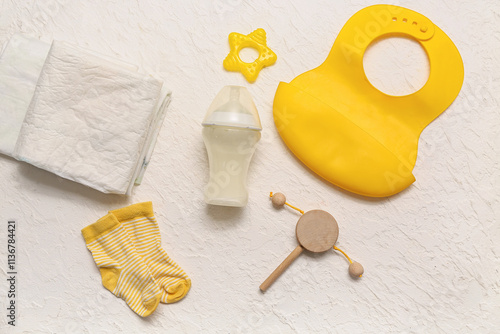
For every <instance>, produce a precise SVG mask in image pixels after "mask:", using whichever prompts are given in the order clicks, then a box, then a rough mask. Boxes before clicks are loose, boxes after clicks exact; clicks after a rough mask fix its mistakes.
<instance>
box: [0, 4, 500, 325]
mask: <svg viewBox="0 0 500 334" xmlns="http://www.w3.org/2000/svg"><path fill="white" fill-rule="evenodd" d="M375 3H376V2H374V1H357V0H352V1H331V0H322V1H315V2H309V1H307V2H306V1H286V2H285V1H282V2H278V1H264V0H261V1H252V2H250V1H248V2H246V1H240V0H215V1H196V2H195V1H181V0H178V1H153V0H146V1H124V2H122V1H98V0H91V1H70V0H46V1H34V0H29V1H14V0H0V43H1V44H3V43H5V42H6V41H7V40H8V38H9V37H10V36H11V35H12V34H13V33H15V32H22V33H27V34H31V35H32V36H35V37H42V38H44V39H50V38H54V39H58V40H64V41H67V42H70V43H73V44H77V45H79V46H81V47H86V48H88V49H91V50H95V51H98V52H100V53H102V54H106V55H109V56H113V57H117V58H120V59H122V60H125V61H128V62H130V63H134V64H138V65H140V66H141V67H142V68H143V70H144V71H147V72H150V73H152V74H154V75H156V76H158V77H160V78H162V79H164V80H165V81H166V82H167V84H168V85H169V86H170V88H171V89H172V91H173V101H172V103H171V105H170V107H169V112H168V115H167V118H166V121H165V124H164V126H163V128H162V130H161V132H160V136H159V140H158V143H157V146H156V150H155V154H154V156H153V159H152V162H151V164H150V167H149V169H148V171H147V173H146V175H145V178H144V181H143V184H142V185H141V186H140V187H138V188H136V189H135V192H134V194H133V195H132V196H130V197H122V196H115V195H106V194H102V193H100V192H98V191H95V190H92V189H90V188H87V187H85V186H82V185H79V184H76V183H73V182H71V181H67V180H64V179H62V178H59V177H57V176H55V175H52V174H49V173H48V172H45V171H42V170H39V169H37V168H35V167H33V166H30V165H27V164H23V163H20V162H18V161H15V160H13V159H10V158H7V157H4V156H1V157H0V184H1V185H2V186H1V191H0V333H499V332H500V272H499V271H500V260H499V259H500V249H499V246H498V242H499V239H500V227H499V219H498V218H499V214H500V210H499V197H500V194H499V181H500V173H499V157H500V138H499V127H500V121H499V111H498V110H499V109H498V107H499V105H498V94H499V93H500V81H499V73H500V66H499V63H500V55H499V53H500V42H499V40H500V31H499V28H498V26H499V23H500V22H499V21H500V20H499V15H500V6H499V3H498V1H496V0H489V1H481V2H478V1H472V0H467V1H451V0H446V1H418V2H416V1H415V2H410V1H401V2H398V4H400V5H402V6H404V7H409V8H411V9H414V10H416V11H418V12H420V13H422V14H424V15H425V16H427V17H428V18H430V19H431V20H432V21H433V22H434V23H436V24H437V25H438V26H439V27H440V28H442V29H443V30H444V31H445V32H446V33H447V34H448V35H449V36H450V38H451V39H452V40H453V41H454V42H455V44H456V45H457V47H458V49H459V50H460V52H461V55H462V57H463V60H464V64H465V82H464V85H463V88H462V91H461V92H460V95H459V96H458V98H457V99H456V100H455V102H454V103H453V104H452V106H451V107H450V108H449V109H448V110H446V111H445V112H444V113H443V114H442V115H441V116H440V117H438V119H436V120H435V121H434V122H433V123H431V124H430V126H429V127H428V128H426V129H425V130H424V132H423V134H422V137H421V139H420V146H419V155H418V159H417V164H416V167H415V169H414V175H415V176H416V179H417V181H416V182H415V183H414V185H412V186H411V187H410V188H409V189H407V190H405V191H403V192H402V193H400V194H398V195H396V196H393V197H391V198H388V199H379V200H374V199H366V198H361V197H358V196H355V195H351V194H349V193H347V192H345V191H342V190H340V189H338V188H336V187H334V186H332V185H330V184H328V183H327V182H324V181H322V180H321V179H320V178H318V177H316V176H315V175H314V174H312V173H311V172H310V171H309V170H307V169H306V168H305V167H304V166H303V165H302V164H301V163H300V162H299V161H298V160H297V159H295V158H294V157H293V156H292V154H291V153H290V152H289V151H288V150H287V148H286V146H285V145H284V144H283V142H282V141H281V139H280V138H279V135H278V133H277V131H276V128H275V127H274V123H273V119H272V101H273V97H274V92H275V90H276V87H277V85H278V83H279V81H286V82H289V81H290V80H291V79H293V78H294V77H295V76H297V75H298V74H300V73H303V72H304V71H306V70H309V69H312V68H314V67H316V66H318V65H319V64H320V63H321V62H322V61H323V60H324V59H325V58H326V56H327V54H328V52H329V50H330V48H331V46H332V44H333V41H334V40H335V37H336V35H337V34H338V32H339V30H340V29H341V27H342V26H343V24H344V23H345V22H346V21H347V19H348V18H349V17H350V16H351V15H352V14H354V13H355V12H356V11H358V10H359V9H361V8H363V7H365V6H367V5H369V4H375ZM259 27H261V28H264V29H265V30H266V31H267V38H268V44H269V46H270V47H271V48H272V49H273V50H274V51H275V52H276V54H277V55H278V61H277V63H276V64H275V65H274V66H272V67H268V68H265V69H264V70H263V71H262V72H261V74H260V77H259V78H258V79H257V81H256V82H255V83H254V84H248V83H247V82H246V81H245V80H244V78H243V77H242V75H240V74H238V73H230V72H226V71H225V70H223V68H222V60H223V59H224V57H225V56H226V55H227V53H228V50H229V47H228V43H227V36H228V34H229V33H230V32H232V31H236V32H240V33H244V34H247V33H250V32H251V31H253V30H255V29H257V28H259ZM389 53H393V51H390V52H389ZM408 56H409V57H410V59H409V60H408V59H406V60H401V61H400V62H399V63H398V64H399V65H398V66H399V67H398V66H396V68H395V69H396V70H400V71H401V72H402V73H405V69H406V67H405V62H406V64H413V61H417V59H416V58H415V59H411V57H412V56H411V55H408ZM380 57H381V58H380ZM380 57H379V58H377V57H375V58H374V60H377V59H378V60H379V61H380V59H385V58H384V56H383V53H382V56H380ZM382 65H383V66H381V70H380V71H379V73H378V74H377V71H375V73H371V78H375V79H374V80H375V81H376V79H377V78H378V79H379V80H381V81H383V80H382V79H384V78H385V74H384V71H385V70H387V69H391V67H390V66H388V65H387V64H386V65H385V66H384V64H382ZM424 65H425V64H424ZM393 69H394V68H393ZM407 75H408V79H407V80H403V83H404V82H406V81H408V82H413V80H417V81H418V80H420V79H419V78H420V77H421V76H422V73H418V72H417V73H416V74H415V73H413V74H407ZM393 77H394V80H400V82H401V77H400V76H393ZM228 84H237V85H243V86H246V87H248V88H249V90H250V92H251V94H252V95H253V97H254V99H255V102H256V105H257V107H258V109H259V112H260V116H261V120H262V125H263V128H264V130H263V132H262V140H261V142H260V144H259V147H258V149H257V152H256V154H255V156H254V160H253V162H252V165H251V170H250V173H249V184H250V200H249V203H248V205H247V207H245V208H244V209H234V208H232V209H231V208H224V207H208V206H206V205H205V204H204V202H203V194H202V187H203V185H204V184H205V183H206V182H207V180H208V170H207V169H208V167H207V166H208V163H207V156H206V151H205V148H204V144H203V141H202V138H201V125H200V123H201V120H202V119H203V116H204V113H205V111H206V109H207V108H208V106H209V104H210V102H211V101H212V99H213V98H214V97H215V95H216V94H217V92H218V91H219V90H220V89H221V87H222V86H224V85H228ZM399 85H400V84H399V83H398V84H397V85H396V86H395V85H394V82H392V81H391V80H389V81H388V82H387V80H386V86H387V87H388V89H391V87H392V88H394V87H396V88H397V87H398V86H399ZM416 85H418V82H417V83H416ZM269 191H282V192H284V193H285V194H286V195H287V197H288V200H289V201H290V202H291V203H293V204H295V205H297V206H298V207H300V208H302V209H304V210H310V209H324V210H327V211H329V212H330V213H332V214H333V215H334V216H335V217H336V219H337V220H338V222H339V225H340V235H339V241H338V243H337V245H338V246H339V247H340V248H342V249H344V250H345V251H347V253H348V254H349V255H350V256H351V257H352V258H353V259H355V260H357V261H359V262H361V263H362V264H363V265H364V267H365V275H364V276H363V278H362V279H360V280H353V279H351V278H350V277H349V276H348V272H347V261H346V260H345V258H344V257H342V256H341V255H340V254H338V253H335V252H333V251H331V252H327V253H325V254H322V255H316V256H313V255H309V254H303V255H301V257H299V258H298V259H297V261H295V263H293V264H292V266H291V267H290V268H289V269H288V270H287V271H286V272H285V273H284V274H283V276H282V277H281V278H280V279H279V280H278V281H277V282H276V283H275V284H274V285H273V286H272V287H271V288H270V289H269V290H268V292H267V293H265V294H262V293H261V292H260V291H259V289H258V287H259V285H260V284H261V282H262V281H263V280H264V279H265V278H266V277H267V276H268V275H269V274H270V273H271V271H272V270H274V268H275V267H276V266H277V265H278V264H279V263H280V262H281V261H282V260H283V259H284V258H285V257H286V256H287V254H288V253H289V252H290V251H291V250H292V249H293V248H294V247H295V246H296V241H295V237H294V228H295V223H296V221H297V219H298V217H299V216H298V213H297V212H295V211H293V210H289V209H284V210H276V209H274V208H273V207H272V205H271V203H270V200H269V197H268V194H269ZM146 200H152V201H153V204H154V208H155V212H156V215H157V218H158V221H159V223H160V228H161V234H162V242H163V246H164V248H165V250H166V251H167V252H168V253H169V255H170V256H171V257H172V258H173V259H174V260H175V261H177V262H178V263H179V264H180V265H181V266H182V267H183V269H184V270H185V271H186V272H187V273H188V274H189V275H190V277H191V279H192V281H193V286H192V289H191V291H190V292H189V294H188V295H187V296H186V298H185V299H184V300H182V301H181V302H179V303H177V304H172V305H163V304H162V305H160V306H159V307H158V309H157V310H156V312H155V313H154V314H153V315H152V316H151V317H149V318H147V319H142V318H140V317H139V316H137V315H135V314H134V313H133V312H132V311H131V310H130V309H129V308H128V307H127V305H126V304H125V302H123V301H122V300H120V299H118V298H116V297H114V296H113V295H112V294H111V293H110V292H108V291H107V290H105V288H104V287H103V286H102V285H101V283H100V277H99V272H98V269H97V267H96V266H95V264H94V262H93V260H92V257H91V254H90V253H89V252H88V251H87V249H86V247H85V243H84V241H83V238H82V236H81V233H80V229H81V228H82V227H84V226H86V225H88V224H90V223H92V222H94V221H95V220H96V219H98V218H99V217H101V216H103V215H104V214H105V213H106V211H107V210H109V209H115V208H119V207H122V206H125V205H128V204H132V203H136V202H140V201H146ZM8 218H15V219H16V220H17V247H18V248H17V252H18V253H17V254H18V257H17V262H18V268H17V269H18V282H17V293H18V294H17V298H16V305H17V319H16V327H15V328H13V327H11V326H8V325H7V317H6V314H7V311H6V307H7V302H8V298H7V293H6V291H7V282H6V272H7V253H6V234H7V226H6V225H7V223H6V222H7V219H8Z"/></svg>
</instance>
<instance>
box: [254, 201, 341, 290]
mask: <svg viewBox="0 0 500 334" xmlns="http://www.w3.org/2000/svg"><path fill="white" fill-rule="evenodd" d="M295 235H296V237H297V241H298V242H299V245H298V246H297V247H296V248H295V249H294V250H293V251H292V253H291V254H290V255H288V257H287V258H286V259H285V260H284V261H283V262H282V263H281V264H280V265H279V266H278V268H276V269H275V270H274V271H273V272H272V274H271V275H269V277H268V278H267V279H266V280H265V281H264V283H262V284H261V285H260V289H261V290H262V291H266V290H267V289H268V288H269V287H270V286H271V284H273V283H274V281H275V280H276V279H277V278H278V277H279V276H280V275H281V274H282V273H283V272H284V271H285V269H286V268H288V266H289V265H290V264H291V263H292V262H293V261H294V260H295V259H296V258H297V257H298V256H299V255H300V253H302V251H303V250H304V249H307V250H308V251H310V252H314V253H321V252H325V251H327V250H329V249H331V248H332V247H333V246H334V245H335V243H336V242H337V239H338V237H339V225H338V224H337V221H336V220H335V218H333V216H332V215H331V214H329V213H328V212H326V211H323V210H311V211H308V212H306V213H304V214H303V215H302V217H300V219H299V221H298V222H297V227H296V228H295Z"/></svg>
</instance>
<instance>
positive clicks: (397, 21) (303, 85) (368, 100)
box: [273, 5, 464, 197]
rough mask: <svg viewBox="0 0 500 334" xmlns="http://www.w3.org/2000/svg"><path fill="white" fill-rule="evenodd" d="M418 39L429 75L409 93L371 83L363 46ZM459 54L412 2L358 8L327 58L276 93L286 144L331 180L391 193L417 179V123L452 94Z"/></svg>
mask: <svg viewBox="0 0 500 334" xmlns="http://www.w3.org/2000/svg"><path fill="white" fill-rule="evenodd" d="M388 36H404V37H410V38H413V39H415V40H417V41H418V42H419V43H420V45H421V46H422V47H423V49H424V50H425V52H426V53H427V56H428V59H429V64H430V73H429V79H428V81H427V83H426V84H425V85H424V87H422V88H421V89H420V90H418V91H417V92H415V93H413V94H410V95H406V96H390V95H387V94H384V93H382V92H381V91H379V90H378V89H376V88H375V87H373V86H372V85H371V84H370V82H369V81H368V79H367V78H366V75H365V73H364V70H363V54H364V52H365V50H366V48H367V47H368V45H369V44H370V43H372V42H373V41H374V40H375V39H378V38H380V37H388ZM463 79H464V69H463V63H462V58H461V57H460V54H459V53H458V50H457V48H456V47H455V45H454V44H453V42H452V41H451V40H450V38H449V37H448V36H446V34H445V33H444V32H443V31H442V30H441V29H439V28H438V27H437V26H436V25H434V24H433V23H432V22H431V21H430V20H429V19H428V18H426V17H425V16H423V15H421V14H419V13H417V12H414V11H412V10H409V9H406V8H402V7H397V6H392V5H376V6H371V7H367V8H365V9H362V10H361V11H359V12H357V13H356V14H354V16H352V17H351V18H350V19H349V21H347V23H346V24H345V25H344V27H343V28H342V30H341V31H340V33H339V35H338V37H337V39H336V40H335V43H334V45H333V48H332V50H331V51H330V54H329V55H328V58H327V59H326V61H325V62H324V63H323V64H321V65H320V66H319V67H317V68H315V69H313V70H311V71H308V72H306V73H303V74H301V75H299V76H298V77H296V78H295V79H293V80H292V82H290V83H289V84H287V83H284V82H281V83H280V84H279V86H278V89H277V91H276V96H275V97H274V106H273V109H274V122H275V124H276V127H277V129H278V131H279V133H280V135H281V137H282V138H283V140H284V141H285V143H286V144H287V145H288V147H289V148H290V149H291V151H292V152H293V153H294V154H295V155H296V156H297V157H298V158H299V159H300V160H301V161H302V162H304V163H305V164H306V165H307V166H308V167H309V168H311V169H312V170H313V171H314V172H316V173H317V174H319V175H320V176H322V177H323V178H325V179H326V180H328V181H330V182H331V183H333V184H335V185H337V186H339V187H341V188H344V189H346V190H349V191H352V192H354V193H358V194H361V195H365V196H374V197H382V196H390V195H393V194H395V193H398V192H400V191H401V190H403V189H405V188H406V187H408V186H409V185H410V184H411V183H413V182H414V181H415V177H414V176H413V174H412V170H413V167H414V166H415V161H416V158H417V145H418V138H419V136H420V133H421V132H422V130H423V129H424V128H425V127H426V126H427V125H428V124H429V123H430V122H431V121H432V120H434V119H435V118H436V117H437V116H438V115H439V114H441V113H442V112H443V111H444V110H445V109H446V108H447V107H448V106H449V105H450V104H451V103H452V102H453V100H454V99H455V98H456V96H457V95H458V93H459V91H460V88H461V86H462V82H463Z"/></svg>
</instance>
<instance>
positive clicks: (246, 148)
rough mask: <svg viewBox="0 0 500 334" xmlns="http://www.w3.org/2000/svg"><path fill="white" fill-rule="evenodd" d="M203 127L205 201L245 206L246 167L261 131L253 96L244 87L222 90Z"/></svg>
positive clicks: (246, 199)
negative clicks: (206, 166) (206, 168)
mask: <svg viewBox="0 0 500 334" xmlns="http://www.w3.org/2000/svg"><path fill="white" fill-rule="evenodd" d="M202 125H203V141H204V142H205V146H206V148H207V153H208V161H209V167H210V180H209V182H208V184H207V185H206V187H205V191H204V193H205V202H206V203H207V204H213V205H224V206H237V207H241V206H245V205H246V204H247V202H248V190H247V181H246V179H247V172H248V166H249V165H250V160H251V159H252V156H253V153H254V152H255V148H256V146H257V142H258V141H259V139H260V131H261V130H262V126H261V125H260V118H259V113H258V112H257V108H256V107H255V104H254V103H253V100H252V96H250V93H249V92H248V90H247V89H246V88H245V87H240V86H226V87H224V88H222V90H221V91H220V92H219V94H217V96H216V97H215V99H214V101H213V102H212V104H211V105H210V108H209V109H208V111H207V114H206V116H205V119H204V120H203V123H202Z"/></svg>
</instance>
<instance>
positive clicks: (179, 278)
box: [110, 202, 191, 303]
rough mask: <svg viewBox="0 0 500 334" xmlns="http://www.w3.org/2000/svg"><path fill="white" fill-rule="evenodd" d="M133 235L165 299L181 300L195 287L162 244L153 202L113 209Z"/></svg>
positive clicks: (166, 301)
mask: <svg viewBox="0 0 500 334" xmlns="http://www.w3.org/2000/svg"><path fill="white" fill-rule="evenodd" d="M110 213H111V214H113V215H114V216H116V218H117V219H118V220H119V221H120V223H121V224H122V226H123V227H124V228H125V229H126V230H127V233H128V234H129V235H130V238H131V239H132V241H133V243H134V246H135V248H136V249H137V252H138V253H139V254H140V255H141V256H142V258H143V259H144V261H145V262H146V263H147V265H148V267H149V270H150V271H151V274H152V275H153V277H154V278H155V280H156V281H157V282H158V284H159V285H160V287H161V289H162V296H161V302H162V303H174V302H176V301H179V300H181V299H182V298H183V297H184V296H185V295H186V293H187V292H188V291H189V288H190V287H191V279H189V277H188V275H187V274H186V273H185V272H184V270H182V269H181V268H180V267H179V266H178V265H177V264H176V263H175V262H174V261H172V259H171V258H170V257H169V256H168V255H167V253H166V252H165V251H164V250H163V248H162V247H161V236H160V229H159V227H158V223H157V222H156V219H155V217H154V213H153V204H152V203H151V202H145V203H138V204H134V205H130V206H128V207H125V208H122V209H118V210H113V211H110Z"/></svg>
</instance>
